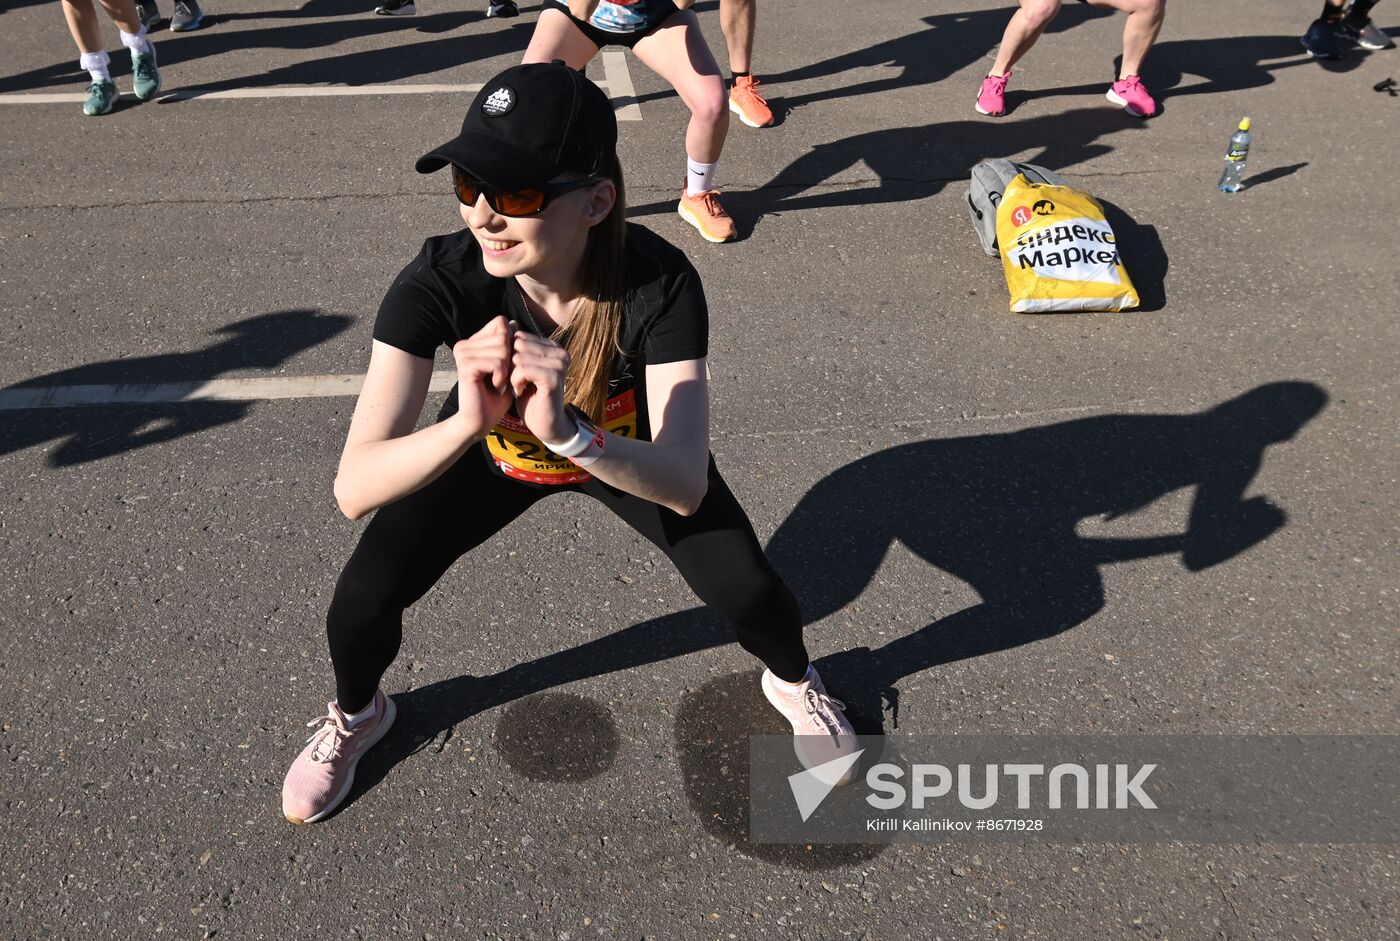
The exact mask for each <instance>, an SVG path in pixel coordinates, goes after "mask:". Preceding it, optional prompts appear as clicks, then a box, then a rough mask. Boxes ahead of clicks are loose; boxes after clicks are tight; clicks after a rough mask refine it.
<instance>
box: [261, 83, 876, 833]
mask: <svg viewBox="0 0 1400 941" xmlns="http://www.w3.org/2000/svg"><path fill="white" fill-rule="evenodd" d="M616 142H617V124H616V121H615V119H614V117H613V113H612V108H611V106H610V104H609V102H608V100H607V98H606V96H604V94H603V93H602V91H601V90H600V89H599V88H598V87H597V86H596V85H594V84H593V83H592V82H590V81H588V79H587V78H585V77H584V76H583V75H581V74H580V73H578V72H577V71H575V70H573V69H571V68H568V67H566V66H564V65H563V64H562V63H551V64H535V65H522V66H517V67H515V68H513V69H509V70H507V71H506V72H504V73H502V74H501V75H499V76H497V77H496V78H495V79H493V80H492V81H490V82H488V83H487V84H486V85H485V87H484V88H483V89H482V91H481V93H480V94H479V95H478V96H477V98H476V101H475V102H473V104H472V106H471V109H470V110H469V111H468V112H467V117H466V120H465V121H463V123H462V131H461V133H460V134H459V135H458V136H457V137H455V138H454V139H452V140H451V141H448V142H447V143H446V144H444V145H442V146H441V147H439V148H437V149H436V150H434V151H432V152H431V153H429V154H427V155H425V156H424V157H422V158H421V159H420V160H419V161H418V164H417V167H418V170H419V172H422V173H430V172H433V171H436V170H439V169H442V168H443V167H450V169H451V174H452V183H453V188H454V190H455V192H456V195H457V198H458V201H459V203H460V207H459V211H460V213H461V216H462V220H463V221H464V222H465V223H466V226H467V227H466V228H465V229H463V230H462V231H460V232H457V233H455V234H452V235H445V236H438V237H435V238H430V239H428V240H427V242H425V243H424V245H423V250H422V251H421V252H420V253H419V255H418V257H417V258H415V259H414V260H413V261H412V262H411V263H410V264H409V265H408V267H407V268H405V269H404V270H403V272H402V273H401V274H400V275H399V277H398V278H397V279H396V280H395V282H394V284H393V286H392V287H390V289H389V292H388V294H387V295H386V296H385V298H384V301H383V303H382V304H381V306H380V309H379V314H378V317H377V318H376V320H375V324H374V343H373V349H372V352H371V355H370V363H369V371H368V373H367V374H366V376H365V382H364V387H363V389H362V391H361V392H360V398H359V401H358V402H357V403H356V406H355V413H354V417H353V418H352V419H351V422H350V430H349V434H348V436H347V439H346V442H345V449H344V452H343V453H342V455H341V461H340V469H339V472H338V474H337V476H336V481H335V495H336V500H337V502H338V503H339V505H340V508H341V510H342V511H343V512H344V513H345V515H346V516H348V517H349V518H351V519H359V518H360V517H362V516H365V515H367V514H369V513H371V512H373V511H375V510H378V511H379V512H378V513H377V514H376V515H375V517H374V519H373V520H372V521H371V522H370V524H369V526H368V528H367V529H366V530H365V533H364V535H363V537H362V538H361V540H360V543H359V545H358V546H357V547H356V549H355V552H354V554H353V555H352V556H351V558H350V561H349V562H348V563H347V564H346V566H345V569H344V571H343V572H342V573H341V576H340V580H339V582H338V583H337V584H336V589H335V596H334V598H333V599H332V601H331V606H330V611H329V614H328V615H327V629H328V634H329V638H330V650H331V659H332V661H333V663H334V666H335V679H336V700H335V702H332V703H330V707H329V710H328V712H327V714H326V715H324V716H321V717H320V718H318V719H316V720H314V721H313V722H311V723H310V725H312V726H317V727H318V729H317V731H316V732H315V733H314V734H313V735H312V736H311V738H310V739H309V740H308V742H307V745H306V747H305V749H303V750H302V752H301V754H300V755H298V756H297V758H296V760H295V761H294V762H293V764H292V767H291V769H290V770H289V771H288V772H287V777H286V780H285V782H284V784H283V790H282V810H283V813H284V815H285V816H286V817H287V819H289V820H291V821H292V822H293V823H310V822H312V821H315V820H320V819H322V818H323V817H325V816H326V815H327V814H329V813H331V812H332V811H333V810H334V808H335V807H336V806H337V805H338V804H339V803H340V802H341V801H342V800H343V799H344V797H345V795H346V794H347V793H349V790H350V786H351V783H352V780H353V777H354V770H355V764H356V763H357V762H358V761H359V759H360V756H361V755H363V754H364V753H365V751H366V750H367V749H368V748H370V747H371V746H372V745H374V744H375V743H376V742H377V741H379V739H380V738H381V737H382V736H383V735H384V733H385V732H386V731H387V730H388V728H389V726H390V725H391V724H392V723H393V721H394V703H393V700H391V699H389V698H388V697H387V696H386V695H385V694H384V692H383V690H381V689H380V688H379V681H380V678H381V677H382V675H383V674H384V671H385V670H386V669H387V668H388V667H389V665H390V663H391V662H392V661H393V659H394V657H395V656H396V654H397V653H398V649H399V642H400V639H401V636H402V616H403V611H404V609H405V608H406V607H408V606H409V605H411V604H413V603H414V602H415V601H417V600H418V599H419V598H420V597H422V596H423V595H424V594H425V593H426V592H427V590H428V589H429V588H431V587H432V586H433V584H434V583H436V582H437V580H438V579H439V578H440V577H441V576H442V575H443V573H444V572H446V571H447V569H448V568H449V567H450V566H451V565H452V563H453V562H454V561H456V560H457V559H458V558H459V557H460V556H462V555H463V554H465V553H467V552H468V551H470V550H471V549H472V548H474V547H475V546H477V545H479V544H481V543H482V542H483V541H484V540H486V539H487V538H489V537H490V536H492V535H493V534H495V533H496V532H498V531H500V530H501V529H502V528H503V527H504V526H506V525H507V524H508V523H510V522H511V521H512V520H514V519H515V518H516V517H518V516H519V515H520V514H521V513H523V512H524V511H525V510H526V509H528V508H529V507H530V506H531V505H532V504H534V503H535V502H536V501H537V500H540V499H542V498H543V497H545V496H548V495H549V494H551V493H560V492H564V491H569V492H574V493H582V494H586V495H587V496H589V497H592V498H593V499H595V500H598V501H600V502H601V503H603V504H604V505H605V506H607V507H608V509H610V510H612V511H613V512H614V513H616V514H617V515H618V516H619V517H621V518H622V519H623V520H624V521H625V522H627V523H628V524H629V525H631V526H632V527H633V528H634V529H636V530H637V532H639V533H640V534H641V535H643V536H645V537H646V538H647V539H649V540H650V541H651V542H653V543H654V544H655V545H656V546H657V547H658V548H660V549H661V550H662V551H663V552H665V553H666V554H667V556H668V557H670V559H671V561H672V562H673V563H674V564H675V565H676V567H677V568H678V569H679V570H680V572H681V574H682V575H683V576H684V577H685V579H686V581H687V582H688V583H689V584H690V586H691V588H692V589H693V590H694V591H695V593H696V594H697V595H698V596H699V597H700V598H701V600H702V601H704V602H705V603H706V604H709V605H712V606H714V607H715V608H716V609H717V610H719V611H720V612H722V613H723V614H724V615H726V616H727V617H728V618H729V619H730V620H731V621H733V623H734V624H735V626H736V628H737V630H738V638H739V643H740V644H742V645H743V646H744V648H745V649H746V650H748V651H750V652H752V653H753V654H754V655H755V656H757V657H758V658H759V659H761V660H762V661H763V662H764V664H765V665H766V666H767V668H768V669H767V670H765V671H764V674H763V679H762V688H763V692H764V694H765V696H766V697H767V698H768V699H769V701H770V702H772V703H773V705H774V706H776V707H777V708H778V709H779V710H780V711H781V712H782V713H783V714H784V715H785V716H786V717H787V718H788V720H789V721H790V723H791V724H792V727H793V732H794V733H795V734H796V735H797V736H798V737H797V738H796V739H795V746H796V749H797V752H798V755H799V757H800V758H801V759H802V760H803V763H804V764H807V765H808V766H809V767H810V766H815V765H819V764H822V763H824V762H825V761H828V760H831V759H834V758H837V757H841V756H843V755H847V754H850V753H852V752H853V751H854V747H855V745H854V735H853V733H852V731H851V726H850V724H849V723H848V722H847V721H846V718H845V716H844V715H843V713H842V709H843V708H844V707H843V706H842V704H841V703H840V702H838V701H836V700H834V699H832V698H831V697H830V696H828V695H827V694H826V691H825V689H824V688H823V686H822V682H821V679H820V678H819V677H818V676H817V674H816V671H815V670H814V669H813V668H812V666H811V663H810V661H809V659H808V656H807V651H806V648H805V647H804V646H803V643H802V624H801V620H800V616H799V613H798V610H797V603H796V601H795V600H794V599H793V597H792V594H791V593H790V592H789V591H788V589H787V588H786V586H784V585H783V583H782V581H781V580H780V579H779V577H778V575H777V573H776V572H775V571H774V570H773V568H772V567H771V566H770V565H769V563H768V561H767V559H766V558H765V557H764V555H763V550H762V548H761V547H760V546H759V544H758V540H757V538H756V537H755V535H754V532H753V528H752V526H751V525H750V524H749V521H748V518H747V516H746V515H745V514H744V511H743V509H742V508H740V506H739V504H738V502H737V501H736V500H735V499H734V496H733V494H731V493H730V491H729V488H728V487H727V486H726V485H725V483H724V480H723V479H722V478H721V477H720V475H719V472H718V471H717V470H716V468H715V463H714V460H713V458H712V457H711V456H710V454H709V404H708V394H707V390H706V374H705V355H706V352H707V342H708V337H707V333H708V316H707V312H706V308H705V298H704V294H703V292H702V291H701V287H700V280H699V277H698V276H697V275H696V273H695V269H694V268H693V267H692V266H691V265H690V263H689V261H687V260H686V257H685V255H684V254H683V253H682V252H681V251H679V250H678V249H676V248H675V247H673V246H672V245H670V244H668V243H667V242H665V241H663V240H662V239H661V238H659V237H658V236H656V235H654V234H652V233H650V232H649V231H647V230H646V229H643V228H641V227H639V226H635V225H629V224H627V222H626V221H625V220H624V218H623V213H624V204H623V188H622V172H621V168H620V166H619V165H618V162H617V155H616ZM440 345H443V346H447V347H449V348H450V349H451V350H452V355H453V358H454V360H455V362H456V368H457V376H458V385H457V387H456V388H455V389H454V390H453V393H452V394H450V395H449V396H448V398H447V402H446V404H444V406H443V408H442V410H441V412H440V413H439V415H438V417H437V421H436V422H435V423H433V424H430V425H428V426H426V427H424V428H422V429H420V430H418V431H414V428H415V426H416V423H417V420H418V417H419V413H420V412H421V410H422V408H423V404H424V401H425V399H426V396H427V392H428V383H429V379H430V377H431V374H432V369H433V354H434V352H435V351H436V349H437V347H438V346H440Z"/></svg>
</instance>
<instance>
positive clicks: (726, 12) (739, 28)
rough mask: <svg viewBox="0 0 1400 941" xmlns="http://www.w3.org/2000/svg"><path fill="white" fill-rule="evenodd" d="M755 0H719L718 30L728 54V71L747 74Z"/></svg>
mask: <svg viewBox="0 0 1400 941" xmlns="http://www.w3.org/2000/svg"><path fill="white" fill-rule="evenodd" d="M755 6H756V3H755V0H719V28H720V31H721V32H723V33H724V45H725V48H726V49H727V50H728V52H729V71H730V72H742V73H747V72H748V71H749V65H750V64H751V63H750V61H749V60H750V59H751V58H752V56H753V33H754V21H755V19H756V16H755V11H754V7H755Z"/></svg>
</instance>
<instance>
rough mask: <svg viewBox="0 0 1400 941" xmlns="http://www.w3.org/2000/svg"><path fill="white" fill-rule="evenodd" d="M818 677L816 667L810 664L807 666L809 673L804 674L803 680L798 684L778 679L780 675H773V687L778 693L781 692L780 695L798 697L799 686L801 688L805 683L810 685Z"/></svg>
mask: <svg viewBox="0 0 1400 941" xmlns="http://www.w3.org/2000/svg"><path fill="white" fill-rule="evenodd" d="M816 676H817V669H816V667H814V666H812V665H811V664H810V663H809V664H807V672H806V673H804V674H802V679H800V680H798V681H797V682H796V683H789V682H788V681H787V680H784V679H780V678H779V677H778V674H776V673H774V674H773V686H774V688H776V689H777V690H778V692H780V693H786V694H787V695H789V696H796V695H797V688H798V687H799V686H801V685H802V684H803V683H810V682H811V681H812V680H814V679H815V678H816Z"/></svg>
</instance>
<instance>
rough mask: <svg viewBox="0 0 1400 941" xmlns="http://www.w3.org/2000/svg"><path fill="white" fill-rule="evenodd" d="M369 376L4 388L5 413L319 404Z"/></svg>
mask: <svg viewBox="0 0 1400 941" xmlns="http://www.w3.org/2000/svg"><path fill="white" fill-rule="evenodd" d="M364 379H365V377H364V376H363V375H353V376H294V377H287V378H276V379H273V378H256V379H210V380H208V381H206V382H148V383H130V384H125V385H90V386H36V387H34V388H28V389H26V388H19V389H0V411H16V410H18V409H26V408H78V407H82V406H85V405H140V404H147V405H149V404H153V403H166V404H168V403H172V402H255V401H260V400H264V399H318V398H330V397H334V396H354V395H359V394H360V386H361V385H362V384H363V383H364ZM456 381H457V373H456V372H454V371H452V370H444V371H441V372H435V373H433V378H432V382H431V383H430V384H429V386H428V389H429V390H430V391H433V392H446V391H447V390H448V389H450V388H452V384H453V383H454V382H456Z"/></svg>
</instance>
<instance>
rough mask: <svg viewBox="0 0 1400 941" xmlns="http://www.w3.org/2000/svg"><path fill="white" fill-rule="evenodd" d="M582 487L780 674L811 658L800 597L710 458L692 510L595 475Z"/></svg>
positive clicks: (801, 669) (796, 670)
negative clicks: (662, 556) (677, 509)
mask: <svg viewBox="0 0 1400 941" xmlns="http://www.w3.org/2000/svg"><path fill="white" fill-rule="evenodd" d="M581 489H582V490H583V492H584V493H587V494H588V495H589V496H592V497H594V498H596V499H597V500H599V501H601V502H602V503H603V504H604V505H605V506H607V508H608V509H610V510H612V511H613V512H614V513H616V514H617V515H618V516H619V517H621V518H622V520H623V521H624V522H625V523H627V524H628V525H629V526H631V527H632V528H633V529H635V530H636V531H637V532H639V533H640V534H641V535H643V536H645V537H646V538H647V539H648V540H650V541H651V542H652V544H654V545H655V546H656V547H657V548H658V549H660V550H661V551H662V552H664V553H666V555H667V557H668V558H670V560H671V562H672V563H673V564H674V565H675V566H676V568H677V569H678V570H679V571H680V573H681V576H682V577H683V578H684V579H685V580H686V583H687V584H688V585H690V587H691V590H692V591H694V592H695V594H696V596H697V597H698V598H699V599H700V600H701V601H702V602H704V603H705V604H706V605H708V606H710V607H712V608H714V609H715V610H717V611H719V612H720V613H721V614H723V615H724V616H725V617H727V618H728V619H729V620H730V622H732V623H733V624H734V626H735V628H736V630H737V632H738V636H739V644H740V645H741V646H742V647H743V648H744V649H745V650H747V651H748V652H749V653H751V654H753V655H754V656H755V657H758V659H760V660H762V661H763V663H764V665H765V666H767V667H768V669H770V670H772V671H773V673H774V674H775V675H777V676H778V678H779V679H782V680H785V681H787V682H792V683H796V682H799V681H800V680H801V679H802V678H803V676H804V675H805V674H806V672H807V666H808V663H809V660H808V657H807V648H806V647H805V646H804V645H803V643H802V617H801V613H800V612H799V611H798V608H797V600H796V599H795V598H793V596H792V592H790V591H789V590H788V588H787V586H786V585H785V584H783V580H782V579H781V578H780V577H779V576H778V573H777V572H776V571H775V570H774V569H773V566H772V565H771V564H770V563H769V562H768V559H767V557H766V556H764V554H763V547H762V546H760V545H759V542H758V537H757V536H755V535H754V531H753V526H752V524H751V523H750V522H749V518H748V516H747V514H745V513H744V509H743V507H741V506H740V505H739V501H738V500H736V499H735V498H734V494H733V493H731V492H730V490H729V487H728V485H727V484H725V482H724V478H722V477H721V476H720V474H719V471H718V469H716V467H715V463H714V458H711V459H710V472H709V489H708V490H707V491H706V493H705V499H704V500H703V501H701V503H700V508H699V509H698V510H696V512H695V513H693V514H692V515H690V516H681V515H680V514H678V513H674V512H672V511H671V510H668V509H665V508H664V507H661V506H659V505H657V504H655V503H652V502H651V501H649V500H643V499H641V498H640V497H635V496H632V495H631V494H627V493H623V492H622V491H620V490H617V489H615V488H612V487H608V486H606V485H604V484H602V483H600V482H598V481H597V480H593V481H590V482H589V483H586V484H584V485H583V486H582V488H581Z"/></svg>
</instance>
